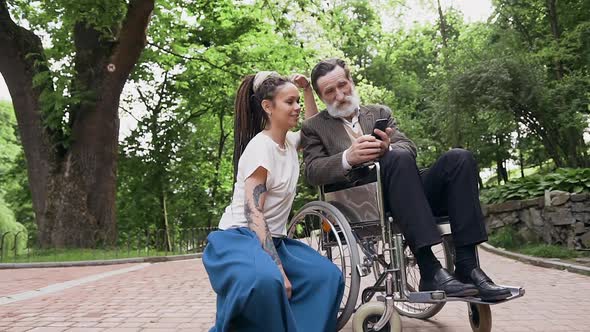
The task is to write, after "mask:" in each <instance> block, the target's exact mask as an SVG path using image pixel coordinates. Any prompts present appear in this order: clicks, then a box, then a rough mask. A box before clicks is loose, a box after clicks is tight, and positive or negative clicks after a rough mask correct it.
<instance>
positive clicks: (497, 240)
mask: <svg viewBox="0 0 590 332" xmlns="http://www.w3.org/2000/svg"><path fill="white" fill-rule="evenodd" d="M488 243H489V244H491V245H493V246H494V247H497V248H503V249H506V250H510V251H514V252H519V253H522V254H525V255H529V256H535V257H546V258H561V259H569V258H576V257H580V256H582V254H581V253H579V252H577V251H575V250H572V249H568V248H565V247H562V246H559V245H554V244H545V243H537V242H527V241H526V240H525V239H524V238H523V237H522V236H520V235H519V234H518V233H517V232H516V230H515V229H514V228H512V227H510V226H505V227H502V228H500V229H498V230H496V231H494V232H493V233H492V234H490V236H489V239H488Z"/></svg>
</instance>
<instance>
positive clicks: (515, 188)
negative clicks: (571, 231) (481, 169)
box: [480, 168, 590, 204]
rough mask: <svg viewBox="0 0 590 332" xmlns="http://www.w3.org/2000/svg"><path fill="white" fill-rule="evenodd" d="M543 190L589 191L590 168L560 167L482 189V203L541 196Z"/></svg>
mask: <svg viewBox="0 0 590 332" xmlns="http://www.w3.org/2000/svg"><path fill="white" fill-rule="evenodd" d="M545 190H563V191H567V192H572V193H580V192H583V191H590V168H561V169H558V170H556V171H555V172H554V173H550V174H546V175H531V176H528V177H524V178H519V179H516V180H514V181H511V182H508V183H506V184H505V185H502V186H497V187H492V188H489V189H485V190H482V193H481V196H480V198H481V201H482V203H484V204H495V203H501V202H505V201H508V200H520V199H528V198H534V197H539V196H543V194H544V193H545Z"/></svg>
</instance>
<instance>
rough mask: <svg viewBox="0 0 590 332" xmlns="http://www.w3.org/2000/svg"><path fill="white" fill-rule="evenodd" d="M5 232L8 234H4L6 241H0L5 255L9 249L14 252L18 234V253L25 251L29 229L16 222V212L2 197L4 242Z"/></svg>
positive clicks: (0, 215)
mask: <svg viewBox="0 0 590 332" xmlns="http://www.w3.org/2000/svg"><path fill="white" fill-rule="evenodd" d="M4 234H7V235H6V236H4V243H0V244H1V245H2V248H0V249H2V250H1V251H2V255H3V256H7V254H8V253H7V252H8V251H10V252H11V253H12V254H14V239H15V236H16V235H17V234H18V237H17V253H18V254H22V253H24V251H25V248H26V246H27V239H28V234H27V229H26V228H25V226H23V225H22V224H21V223H18V222H16V220H15V219H14V214H13V213H12V211H11V210H10V209H9V208H8V207H7V206H6V204H5V203H4V200H2V197H0V242H2V237H3V235H4Z"/></svg>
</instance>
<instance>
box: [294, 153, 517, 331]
mask: <svg viewBox="0 0 590 332" xmlns="http://www.w3.org/2000/svg"><path fill="white" fill-rule="evenodd" d="M365 168H366V169H370V171H368V172H367V174H370V176H365V178H364V179H361V180H358V181H356V182H355V183H346V184H335V185H330V186H321V187H320V188H319V189H320V190H319V191H320V200H319V201H313V202H310V203H307V204H306V205H304V206H303V207H302V208H301V209H300V210H299V211H298V212H297V213H296V214H295V216H294V217H293V218H292V219H291V221H290V222H289V224H288V225H287V236H288V237H289V238H293V239H298V240H299V241H302V242H305V243H307V244H308V245H309V246H311V247H312V248H314V249H315V250H317V251H318V252H319V253H321V254H322V255H324V256H325V257H327V258H328V259H330V260H331V261H332V262H334V264H336V265H337V266H338V267H339V268H340V269H341V271H342V274H343V276H344V280H345V290H344V296H343V298H342V302H341V305H340V310H339V313H338V324H337V328H338V330H340V329H342V328H343V327H344V326H345V325H346V324H347V322H348V321H349V320H350V318H351V317H352V316H353V314H354V317H353V321H352V327H353V331H354V332H366V331H391V332H399V331H402V322H401V318H400V315H403V316H406V317H410V318H417V319H428V318H430V317H432V316H434V315H436V314H437V313H438V312H439V311H440V310H441V309H442V308H443V306H444V305H445V303H446V302H449V301H464V302H466V303H467V307H468V317H469V322H470V325H471V328H472V330H473V331H474V332H487V331H491V328H492V314H491V310H490V305H494V304H499V303H503V302H506V301H510V300H513V299H515V298H518V297H521V296H523V295H524V293H525V290H524V289H523V288H519V287H511V286H506V287H508V288H509V289H510V291H511V296H510V297H508V298H507V299H505V300H502V301H498V302H484V301H482V300H481V299H479V298H477V297H462V298H453V297H447V296H446V295H445V293H444V292H443V291H432V292H420V291H419V290H418V284H419V281H420V275H419V270H418V266H417V263H416V260H415V258H414V256H413V254H412V252H411V251H410V249H409V247H408V245H407V243H406V242H405V241H404V238H403V235H402V234H401V231H400V230H399V227H398V225H397V223H396V222H395V220H394V219H393V218H392V217H391V216H389V215H387V214H386V212H385V209H384V203H383V193H382V190H381V188H382V186H381V172H380V165H379V163H378V162H375V163H374V164H372V165H370V166H365ZM437 225H438V228H439V230H440V233H441V238H442V243H441V244H439V245H437V246H435V247H433V252H434V253H435V255H436V256H437V258H438V259H439V260H440V261H441V263H442V265H443V266H444V267H446V268H447V269H448V270H449V271H450V272H451V273H452V272H453V270H454V249H453V241H452V233H451V226H450V223H449V218H448V217H438V218H437ZM363 278H364V279H365V280H362V279H363ZM367 279H371V280H370V281H366V280H367ZM361 285H363V286H362V288H363V289H362V291H361ZM373 299H376V301H372V300H373ZM357 303H358V305H357Z"/></svg>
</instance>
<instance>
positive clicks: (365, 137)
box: [301, 59, 510, 301]
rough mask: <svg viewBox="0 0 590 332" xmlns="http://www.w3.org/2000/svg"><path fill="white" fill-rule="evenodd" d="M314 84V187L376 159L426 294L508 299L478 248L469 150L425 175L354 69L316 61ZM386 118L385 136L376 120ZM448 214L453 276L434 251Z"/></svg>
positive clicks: (310, 130)
mask: <svg viewBox="0 0 590 332" xmlns="http://www.w3.org/2000/svg"><path fill="white" fill-rule="evenodd" d="M311 84H312V86H313V88H314V90H315V92H316V93H317V94H318V96H319V97H320V99H321V100H322V101H323V103H324V104H325V105H326V109H327V111H323V112H320V113H319V114H318V115H316V116H315V117H313V118H310V119H308V120H306V121H305V122H304V123H303V127H302V131H301V139H302V144H303V156H304V160H305V173H306V177H307V181H308V182H309V183H310V184H311V185H328V184H334V183H340V182H347V181H350V180H351V179H352V178H354V175H355V172H356V171H357V170H359V168H356V167H355V166H358V165H362V164H364V163H366V162H370V161H373V160H376V159H379V162H380V164H381V172H382V174H381V176H382V179H383V181H382V182H383V186H384V188H383V192H384V196H385V197H384V199H385V203H386V208H387V209H388V211H389V212H390V213H391V214H392V216H393V217H394V218H395V219H396V220H397V221H398V222H399V223H400V227H401V230H402V233H403V235H404V237H405V239H406V240H407V242H408V244H409V246H410V249H411V250H412V252H413V253H414V255H415V257H416V260H417V262H418V266H419V268H420V276H421V278H420V290H421V291H434V290H442V291H445V292H446V294H447V296H456V297H465V296H476V295H477V296H479V297H481V298H482V299H483V300H487V301H497V300H502V299H505V298H507V297H509V296H510V291H509V290H508V289H507V288H504V287H500V286H498V285H496V284H494V283H493V281H492V280H491V279H490V278H489V277H488V276H487V275H486V274H485V273H484V272H483V271H482V269H481V268H480V267H479V266H478V263H477V258H476V249H475V248H476V245H477V244H479V243H482V242H484V241H486V240H487V233H486V229H485V226H484V223H483V215H482V212H481V207H480V204H479V192H478V185H477V165H476V161H475V159H474V158H473V155H472V154H471V152H469V151H467V150H463V149H452V150H450V151H448V152H446V153H445V154H443V155H442V156H441V157H440V158H439V159H438V160H437V161H436V162H435V163H434V164H433V165H432V166H431V167H430V168H429V169H428V170H427V171H425V172H422V173H421V172H420V171H419V170H418V167H417V166H416V146H415V144H414V143H413V142H412V141H411V140H410V139H409V138H407V137H406V136H405V135H404V134H403V133H402V132H401V131H399V130H398V129H397V126H396V122H395V120H394V119H393V117H392V114H391V110H390V109H389V108H388V107H386V106H382V105H361V104H360V99H359V96H358V94H357V93H356V90H355V86H354V83H353V81H352V78H351V75H350V71H349V69H348V67H347V65H346V63H345V62H344V61H342V60H340V59H328V60H324V61H321V62H320V63H318V64H317V65H316V66H315V67H314V69H313V71H312V73H311ZM383 118H386V119H388V128H387V129H386V131H385V132H383V131H381V130H378V129H375V134H376V135H378V136H379V137H380V140H378V139H376V138H375V137H373V136H372V135H370V134H371V133H372V131H373V126H374V124H375V121H376V120H377V119H383ZM442 215H448V216H449V219H450V223H451V229H452V232H453V240H454V245H455V248H456V262H455V275H452V274H451V273H450V272H449V271H447V270H446V269H444V268H443V267H442V266H441V263H440V262H439V261H438V259H437V258H436V257H435V256H434V254H433V252H432V249H431V247H432V246H433V245H435V244H438V243H440V242H441V237H440V233H439V232H438V229H437V227H436V222H435V216H442Z"/></svg>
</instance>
